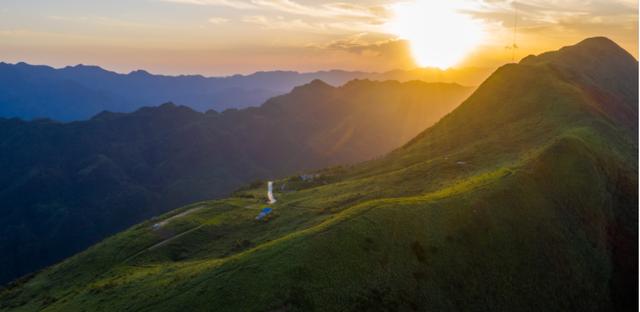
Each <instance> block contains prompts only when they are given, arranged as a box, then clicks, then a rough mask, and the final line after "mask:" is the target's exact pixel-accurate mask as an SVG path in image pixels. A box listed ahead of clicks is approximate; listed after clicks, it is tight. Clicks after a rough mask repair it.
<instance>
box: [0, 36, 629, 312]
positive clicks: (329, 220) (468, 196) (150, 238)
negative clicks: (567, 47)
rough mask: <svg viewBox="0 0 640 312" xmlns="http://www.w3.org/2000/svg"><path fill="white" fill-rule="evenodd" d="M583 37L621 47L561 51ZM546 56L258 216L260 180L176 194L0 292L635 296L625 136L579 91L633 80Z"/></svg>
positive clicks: (147, 306)
mask: <svg viewBox="0 0 640 312" xmlns="http://www.w3.org/2000/svg"><path fill="white" fill-rule="evenodd" d="M594 44H595V45H596V46H598V47H599V48H602V49H605V50H618V51H619V50H621V49H620V48H619V47H618V46H617V45H615V44H613V43H612V42H610V41H609V40H607V39H604V38H595V39H589V40H587V41H585V42H582V43H580V44H578V45H576V46H574V47H573V48H572V50H573V51H578V52H580V53H581V54H585V55H589V52H590V51H591V50H592V46H593V45H594ZM543 57H548V56H543ZM623 57H624V58H625V59H623V60H622V61H626V62H627V63H628V64H630V65H631V66H632V69H633V70H632V72H633V73H634V74H635V75H636V76H637V66H638V65H637V61H636V60H635V59H633V58H632V57H630V56H629V57H628V58H626V56H623ZM549 58H550V61H542V60H540V61H539V62H534V63H531V59H529V60H528V61H523V62H522V63H520V64H517V65H516V64H513V65H507V66H505V67H503V68H501V69H499V70H498V71H497V72H496V73H494V74H493V75H492V76H491V77H490V78H489V79H488V80H487V81H486V82H485V83H484V84H483V85H482V86H481V87H480V88H479V89H478V90H477V91H476V92H475V93H474V94H473V95H472V96H471V97H470V98H469V99H468V100H467V101H465V102H464V103H463V104H462V105H461V106H460V107H459V108H457V109H456V110H455V111H454V112H452V113H451V114H449V115H447V116H446V117H445V118H444V119H442V120H441V121H440V122H438V123H437V124H436V125H434V126H433V127H431V128H429V129H428V130H426V131H424V132H423V133H421V134H420V135H418V136H417V137H416V138H415V139H414V140H412V141H411V142H410V143H408V144H407V145H405V146H404V147H402V148H400V149H397V150H396V151H394V152H393V153H391V154H390V155H388V156H387V157H385V158H381V159H377V160H374V161H370V162H367V163H364V164H360V165H356V166H353V167H348V168H333V169H327V170H324V171H320V172H319V174H320V175H319V176H318V177H317V178H316V179H315V180H313V181H306V182H305V181H301V180H300V179H299V178H296V177H292V178H289V179H283V180H279V181H277V183H276V189H277V190H280V191H279V192H277V193H276V197H277V198H278V199H279V201H278V203H276V204H275V205H273V208H274V211H275V212H274V214H275V215H274V216H273V218H272V219H271V220H270V221H268V222H256V221H254V219H253V218H254V216H255V215H257V212H258V211H259V209H261V208H262V207H263V206H264V203H263V201H264V197H265V196H264V192H265V188H266V186H265V185H259V186H258V185H255V186H254V187H249V188H247V189H245V190H242V191H239V192H237V193H236V194H235V196H234V197H231V198H228V199H224V200H218V201H209V202H201V203H196V204H193V205H191V206H187V207H183V208H181V209H178V210H175V211H172V212H170V213H168V214H167V215H165V216H162V217H160V218H158V219H154V220H149V221H147V222H144V223H141V224H139V225H137V226H135V227H133V228H131V229H129V230H128V231H125V232H122V233H120V234H117V235H115V236H113V237H111V238H109V239H107V240H105V241H103V242H101V243H99V244H97V245H95V246H93V247H92V248H90V249H89V250H87V251H85V252H83V253H81V254H79V255H77V256H74V257H72V258H70V259H68V260H66V261H64V262H62V263H60V264H58V265H56V266H53V267H51V268H49V269H47V270H44V271H43V272H41V273H39V274H37V275H35V276H33V277H30V278H25V279H24V280H21V281H19V282H16V283H14V284H13V285H11V286H10V287H8V288H7V289H5V290H4V291H3V292H2V293H0V302H2V305H0V309H2V310H7V311H9V310H11V311H13V310H15V311H33V310H44V311H68V310H77V311H83V310H86V311H110V310H131V311H178V310H183V309H185V308H188V309H189V310H190V311H309V310H318V311H338V310H339V311H415V310H421V311H422V310H425V311H432V310H435V311H448V310H451V311H455V310H461V311H496V310H498V311H568V310H572V311H614V310H617V311H626V310H629V311H635V310H637V306H636V304H637V293H638V292H637V290H638V286H637V285H638V284H637V280H636V279H637V275H638V274H637V273H638V271H637V269H638V268H637V259H638V254H637V253H638V250H637V235H638V217H637V206H638V194H637V189H638V181H637V171H638V167H637V163H636V160H637V152H638V143H637V136H636V135H635V133H634V132H633V131H632V130H630V129H629V127H628V126H627V125H626V124H625V119H623V118H620V119H618V118H617V117H616V115H611V114H608V113H607V112H606V111H603V110H602V109H598V108H602V107H607V105H609V102H607V101H603V99H602V98H601V97H599V96H594V93H592V92H588V91H589V90H596V91H597V94H604V93H609V94H613V95H619V92H618V91H617V90H618V89H616V88H621V87H624V88H626V87H628V88H637V84H636V85H635V86H633V85H632V82H633V79H627V78H630V77H624V75H625V73H624V72H618V73H610V74H612V76H615V75H614V74H618V75H620V76H619V81H618V82H617V83H616V84H599V83H596V84H586V83H585V81H586V80H584V79H583V78H585V77H583V75H586V73H588V72H590V70H591V69H593V68H592V67H593V66H598V65H601V64H600V63H604V65H606V64H607V63H608V62H619V61H621V60H620V59H617V58H614V59H609V58H605V59H602V58H598V57H597V56H596V55H595V54H594V57H593V58H591V59H589V61H590V62H586V63H584V67H585V68H584V69H583V70H578V71H574V72H573V74H574V76H568V75H566V71H565V69H563V68H561V67H560V66H558V63H556V61H558V62H559V64H563V63H562V62H561V61H560V60H558V58H555V57H549ZM609 68H610V67H609ZM612 86H614V88H612ZM620 98H621V99H622V101H623V104H624V105H628V106H632V107H633V106H634V105H635V106H636V110H635V112H637V100H638V99H637V95H636V96H631V97H630V98H628V100H629V101H630V102H627V99H626V98H625V97H623V96H621V97H620ZM636 117H637V116H636ZM636 127H637V126H636ZM161 220H165V221H167V222H166V224H164V225H163V226H161V227H159V228H154V227H153V225H154V224H156V223H158V222H160V221H161Z"/></svg>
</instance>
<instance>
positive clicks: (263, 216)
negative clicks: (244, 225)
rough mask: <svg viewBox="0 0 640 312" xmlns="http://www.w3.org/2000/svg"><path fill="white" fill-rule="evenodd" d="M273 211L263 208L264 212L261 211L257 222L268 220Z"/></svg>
mask: <svg viewBox="0 0 640 312" xmlns="http://www.w3.org/2000/svg"><path fill="white" fill-rule="evenodd" d="M271 211H273V209H271V208H269V207H265V208H263V209H262V211H260V214H258V216H257V217H256V220H257V221H260V220H262V219H264V218H266V217H267V216H268V215H270V214H271Z"/></svg>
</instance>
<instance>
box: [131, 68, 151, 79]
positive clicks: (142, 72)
mask: <svg viewBox="0 0 640 312" xmlns="http://www.w3.org/2000/svg"><path fill="white" fill-rule="evenodd" d="M129 75H130V76H138V77H146V76H151V74H150V73H149V72H148V71H146V70H142V69H138V70H134V71H132V72H130V73H129Z"/></svg>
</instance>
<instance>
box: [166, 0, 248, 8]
mask: <svg viewBox="0 0 640 312" xmlns="http://www.w3.org/2000/svg"><path fill="white" fill-rule="evenodd" d="M160 1H162V2H172V3H179V4H195V5H212V6H222V7H229V8H234V9H241V10H244V9H255V8H256V6H255V5H253V4H251V3H250V2H247V1H241V0H160Z"/></svg>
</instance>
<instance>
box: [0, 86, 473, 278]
mask: <svg viewBox="0 0 640 312" xmlns="http://www.w3.org/2000/svg"><path fill="white" fill-rule="evenodd" d="M470 92H471V90H470V89H468V88H465V87H461V86H459V85H454V84H427V83H422V82H407V83H398V82H371V81H353V82H351V83H348V84H346V85H345V86H343V87H339V88H335V87H331V86H329V85H327V84H325V83H323V82H321V81H314V82H313V83H311V84H308V85H305V86H301V87H298V88H296V89H294V90H293V92H291V93H290V94H287V95H283V96H279V97H276V98H273V99H271V100H269V101H268V102H267V103H265V104H264V105H263V106H262V107H259V108H250V109H245V110H229V111H226V112H224V113H220V114H218V113H215V112H209V113H206V114H205V113H198V112H195V111H193V110H191V109H189V108H187V107H183V106H175V105H171V104H167V105H163V106H161V107H157V108H144V109H140V110H138V111H136V112H134V113H131V114H122V113H107V112H104V113H101V114H99V115H97V116H96V117H94V118H92V119H91V120H89V121H84V122H73V123H58V122H52V121H34V122H23V121H19V120H0V171H1V172H2V175H0V203H1V204H0V267H3V268H4V269H3V270H0V283H6V282H8V281H10V280H11V279H14V278H17V277H19V276H21V275H23V274H26V273H29V272H32V271H34V270H37V269H40V268H42V267H44V266H47V265H51V264H53V263H55V262H57V261H60V260H62V259H64V258H66V257H68V256H70V255H72V254H74V253H76V252H79V251H81V250H83V249H85V248H86V247H88V246H90V245H92V244H94V243H95V242H97V241H99V240H100V239H103V238H104V237H106V236H107V235H110V234H113V233H116V232H118V231H121V230H124V229H126V228H127V227H129V226H131V225H133V224H136V223H138V222H140V221H142V220H145V219H148V218H150V217H152V216H154V215H159V214H161V213H164V212H166V211H168V210H169V209H172V208H175V207H179V206H181V205H184V204H188V203H190V202H194V201H199V200H203V199H212V198H219V197H221V196H226V195H228V194H229V193H230V192H231V191H232V190H233V189H235V188H237V187H239V186H241V185H243V184H246V183H249V182H251V181H254V180H256V179H261V178H267V177H274V176H275V177H282V176H286V175H289V174H292V173H295V172H298V171H301V170H308V169H317V168H322V167H324V166H331V165H335V164H339V163H353V162H357V161H363V160H367V159H371V158H373V157H377V156H379V155H382V154H384V153H386V152H389V151H390V150H392V149H394V148H397V147H399V146H401V145H402V144H404V143H406V142H407V141H409V139H411V138H412V137H413V136H415V135H416V134H417V133H419V132H420V131H422V129H424V128H425V127H427V126H429V125H432V124H433V123H435V122H436V121H437V120H438V119H439V118H440V117H441V116H443V115H445V114H446V113H447V112H449V111H451V110H452V109H453V108H454V107H455V106H456V105H458V104H459V103H460V102H462V100H464V98H465V97H466V96H468V94H469V93H470ZM401 121H404V122H401Z"/></svg>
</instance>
